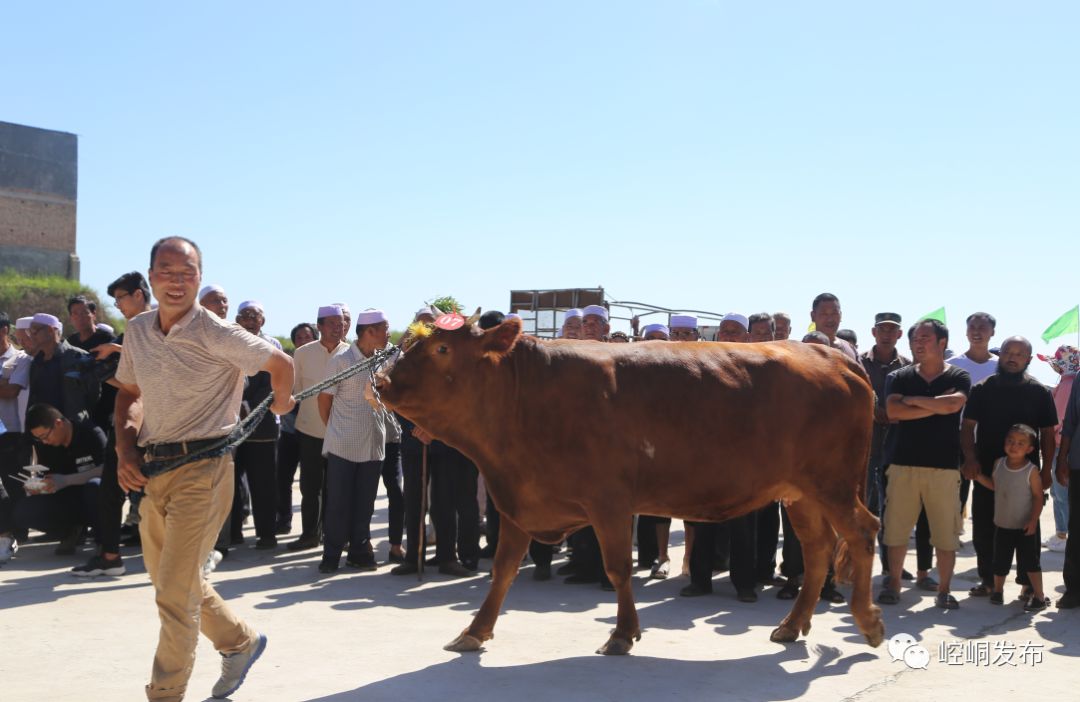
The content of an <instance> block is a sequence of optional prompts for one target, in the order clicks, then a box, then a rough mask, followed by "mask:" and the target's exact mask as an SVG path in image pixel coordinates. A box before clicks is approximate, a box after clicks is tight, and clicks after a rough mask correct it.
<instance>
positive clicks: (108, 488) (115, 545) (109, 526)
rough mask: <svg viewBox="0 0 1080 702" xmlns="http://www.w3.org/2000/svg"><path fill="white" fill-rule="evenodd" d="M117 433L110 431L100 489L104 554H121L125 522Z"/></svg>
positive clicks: (100, 534)
mask: <svg viewBox="0 0 1080 702" xmlns="http://www.w3.org/2000/svg"><path fill="white" fill-rule="evenodd" d="M116 467H117V458H116V432H114V431H112V429H110V430H109V441H108V443H107V444H106V445H105V464H104V465H103V466H102V469H101V486H100V488H99V489H98V529H97V540H98V543H99V544H101V551H102V553H120V526H121V524H123V521H124V491H123V490H121V489H120V483H119V481H118V480H117V477H116Z"/></svg>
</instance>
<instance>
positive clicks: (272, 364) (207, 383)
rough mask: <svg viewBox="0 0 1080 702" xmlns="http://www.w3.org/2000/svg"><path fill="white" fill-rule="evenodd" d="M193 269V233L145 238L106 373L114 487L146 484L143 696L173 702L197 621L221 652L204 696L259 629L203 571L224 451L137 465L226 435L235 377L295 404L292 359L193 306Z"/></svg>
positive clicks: (222, 496)
mask: <svg viewBox="0 0 1080 702" xmlns="http://www.w3.org/2000/svg"><path fill="white" fill-rule="evenodd" d="M201 278H202V254H201V252H200V251H199V249H198V247H197V246H196V245H195V244H194V242H192V241H190V240H188V239H184V238H183V237H168V238H165V239H161V240H159V241H158V242H157V243H155V244H154V246H153V248H152V249H151V251H150V275H149V280H150V285H151V287H152V288H153V291H154V297H155V298H157V300H158V309H157V310H156V311H152V312H144V313H143V314H140V315H138V316H137V317H135V318H134V319H132V320H130V321H129V322H128V326H127V333H126V334H125V336H124V351H123V353H122V354H121V355H120V365H119V367H118V369H117V371H116V381H117V383H118V386H119V392H118V394H117V398H116V452H117V456H118V459H119V464H118V467H117V477H118V479H119V482H120V486H121V487H122V488H123V489H124V490H127V491H133V490H139V489H144V490H145V492H146V497H144V498H143V500H142V506H141V509H140V513H141V517H142V518H141V520H140V522H139V531H140V534H141V537H142V546H143V557H144V559H145V562H146V570H147V571H148V572H149V574H150V581H151V583H153V586H154V594H155V599H156V601H157V606H158V613H159V615H160V618H161V632H160V636H159V639H158V646H157V652H156V653H155V655H154V665H153V668H152V671H151V675H150V683H149V684H148V685H147V686H146V696H147V698H148V699H150V700H173V701H178V700H181V699H183V697H184V693H185V691H186V689H187V683H188V679H189V678H190V676H191V669H192V665H193V664H194V661H195V646H196V643H197V642H198V636H199V631H200V629H201V630H202V632H203V634H205V635H206V637H207V638H209V639H210V640H211V641H212V642H213V644H214V648H216V649H217V650H218V652H220V653H221V655H222V664H221V677H220V678H219V679H218V681H217V683H216V684H215V685H214V688H213V691H212V695H213V697H214V698H215V699H221V698H224V697H227V696H228V695H230V694H232V693H233V692H235V691H236V689H237V688H239V687H240V685H241V683H243V681H244V677H245V676H246V674H247V672H248V669H249V668H250V667H251V665H252V663H254V662H255V660H256V659H257V658H258V657H259V656H260V655H261V654H262V652H263V650H264V649H265V647H266V636H264V635H262V634H260V633H258V632H256V631H255V630H254V629H253V628H252V627H251V626H249V625H248V624H246V623H245V622H244V621H243V620H241V619H240V618H239V617H237V616H236V615H235V614H233V612H232V610H230V608H229V606H228V605H227V604H225V601H224V600H223V599H222V598H221V597H220V596H219V595H218V594H217V592H215V591H214V588H213V587H212V586H211V585H210V583H209V582H208V581H207V580H206V579H205V578H204V577H203V570H202V569H203V563H204V562H205V561H206V557H207V555H208V554H209V552H210V549H211V547H212V546H213V544H214V540H215V538H216V537H217V533H218V528H219V527H220V525H221V524H222V522H223V521H224V520H225V516H226V515H227V514H228V512H229V509H230V507H231V506H232V494H233V459H232V455H231V454H229V453H226V454H224V455H221V456H218V457H216V458H205V459H201V460H197V461H193V462H191V463H188V464H186V465H182V466H180V467H179V468H176V469H174V470H172V471H169V472H166V473H161V474H159V475H156V476H154V477H150V478H147V477H146V476H145V475H143V473H142V470H141V469H142V466H143V461H144V458H149V459H153V460H164V459H170V458H177V457H182V456H185V455H188V454H190V453H194V452H198V451H200V450H202V449H204V448H206V447H208V446H210V445H211V444H213V443H215V442H216V441H217V440H218V439H220V438H222V437H225V436H227V435H228V434H229V433H230V432H231V431H232V429H233V428H234V427H235V425H236V423H237V419H238V414H239V410H240V398H241V395H242V393H243V389H244V376H245V375H254V374H255V373H257V372H259V371H266V372H268V373H269V374H270V378H271V385H272V387H273V390H274V402H273V404H272V405H271V406H270V409H271V411H273V412H274V413H275V414H278V415H281V414H284V413H286V412H288V411H289V410H291V409H292V407H293V405H294V404H295V401H294V400H293V398H292V396H291V394H290V391H291V388H292V382H293V366H292V359H290V358H289V357H288V356H287V355H285V354H284V353H282V352H281V351H279V350H277V349H276V348H274V347H273V346H272V345H271V344H270V343H268V342H267V341H265V340H263V339H261V338H259V337H257V336H255V335H253V334H249V333H248V332H246V331H244V330H243V329H241V328H240V327H239V326H238V325H235V324H229V323H227V322H225V321H224V320H222V319H220V318H219V317H217V316H216V315H214V314H213V313H211V312H209V311H207V310H206V308H204V307H202V306H201V305H199V303H198V302H197V301H196V292H197V291H198V289H199V282H200V280H201Z"/></svg>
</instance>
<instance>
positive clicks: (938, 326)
mask: <svg viewBox="0 0 1080 702" xmlns="http://www.w3.org/2000/svg"><path fill="white" fill-rule="evenodd" d="M924 324H929V325H930V326H931V328H933V330H934V336H935V337H936V338H937V340H938V341H941V340H942V339H944V340H945V343H946V344H947V343H949V328H948V327H947V326H945V325H944V324H943V323H942V322H941V320H940V319H920V320H919V321H918V322H915V324H913V325H912V326H911V329H910V330H908V339H913V338H915V330H916V329H918V328H919V327H921V326H922V325H924Z"/></svg>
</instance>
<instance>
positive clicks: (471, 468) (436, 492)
mask: <svg viewBox="0 0 1080 702" xmlns="http://www.w3.org/2000/svg"><path fill="white" fill-rule="evenodd" d="M432 458H434V464H432V461H431V459H432ZM428 460H429V463H428V468H429V470H430V472H431V503H432V512H433V516H434V518H435V533H436V537H437V538H436V540H435V559H436V560H437V561H438V562H439V563H448V562H451V561H454V560H457V559H460V560H461V561H462V562H463V563H476V562H477V561H478V560H479V559H480V505H479V503H478V502H477V501H476V493H477V489H478V477H479V475H480V474H479V472H478V471H477V470H476V466H475V465H473V463H472V461H470V460H469V459H468V458H466V457H465V456H464V455H462V454H461V453H460V452H459V451H454V450H449V451H446V450H440V451H432V452H431V455H430V456H429V459H428ZM455 545H456V547H457V548H456V555H455Z"/></svg>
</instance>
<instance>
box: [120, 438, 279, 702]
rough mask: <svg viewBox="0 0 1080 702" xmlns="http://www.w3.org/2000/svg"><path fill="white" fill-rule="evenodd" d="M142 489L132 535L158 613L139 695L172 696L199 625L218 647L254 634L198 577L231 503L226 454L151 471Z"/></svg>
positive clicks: (228, 649) (177, 692) (191, 658)
mask: <svg viewBox="0 0 1080 702" xmlns="http://www.w3.org/2000/svg"><path fill="white" fill-rule="evenodd" d="M145 491H146V497H145V498H144V499H143V501H142V506H141V507H140V508H139V516H140V522H139V534H140V536H141V538H142V548H143V560H144V561H145V563H146V570H147V572H149V574H150V581H151V582H152V583H153V585H154V597H155V599H156V601H157V607H158V616H159V617H160V618H161V634H160V636H159V638H158V646H157V652H156V653H155V654H154V667H153V670H152V672H151V674H150V684H149V685H147V686H146V697H147V698H148V699H150V700H170V701H172V700H176V701H178V700H181V699H183V697H184V692H185V690H186V689H187V683H188V678H190V677H191V669H192V667H193V666H194V664H195V646H196V644H197V642H198V638H199V631H200V630H201V631H202V633H203V634H205V635H206V637H207V638H208V639H210V641H211V642H212V643H213V644H214V648H216V649H217V650H218V651H219V652H221V653H224V654H229V653H237V652H239V651H243V650H245V649H246V648H247V647H248V646H250V645H251V642H252V641H253V640H254V639H255V638H256V637H257V636H258V634H257V633H256V632H255V631H254V630H253V629H252V628H251V627H249V626H248V625H247V624H245V623H244V622H242V621H241V620H240V619H238V618H237V617H236V615H234V614H233V613H232V611H230V610H229V608H228V606H226V604H225V602H224V600H222V599H221V597H220V596H219V595H218V594H217V592H215V591H214V588H213V587H211V586H210V583H209V582H207V581H206V579H205V578H203V564H204V563H205V562H206V557H207V556H208V555H209V553H210V549H211V548H212V547H213V545H214V541H215V540H216V539H217V535H218V531H219V530H220V529H221V525H222V523H223V522H224V520H225V517H226V516H227V515H228V513H229V510H230V509H231V508H232V498H233V459H232V456H231V455H225V456H222V457H220V458H212V459H208V460H203V461H197V462H195V463H190V464H188V465H186V466H181V467H180V468H177V469H176V470H173V471H170V472H168V473H164V474H162V475H159V476H156V477H153V478H151V479H150V482H149V483H147V485H146V489H145Z"/></svg>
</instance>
